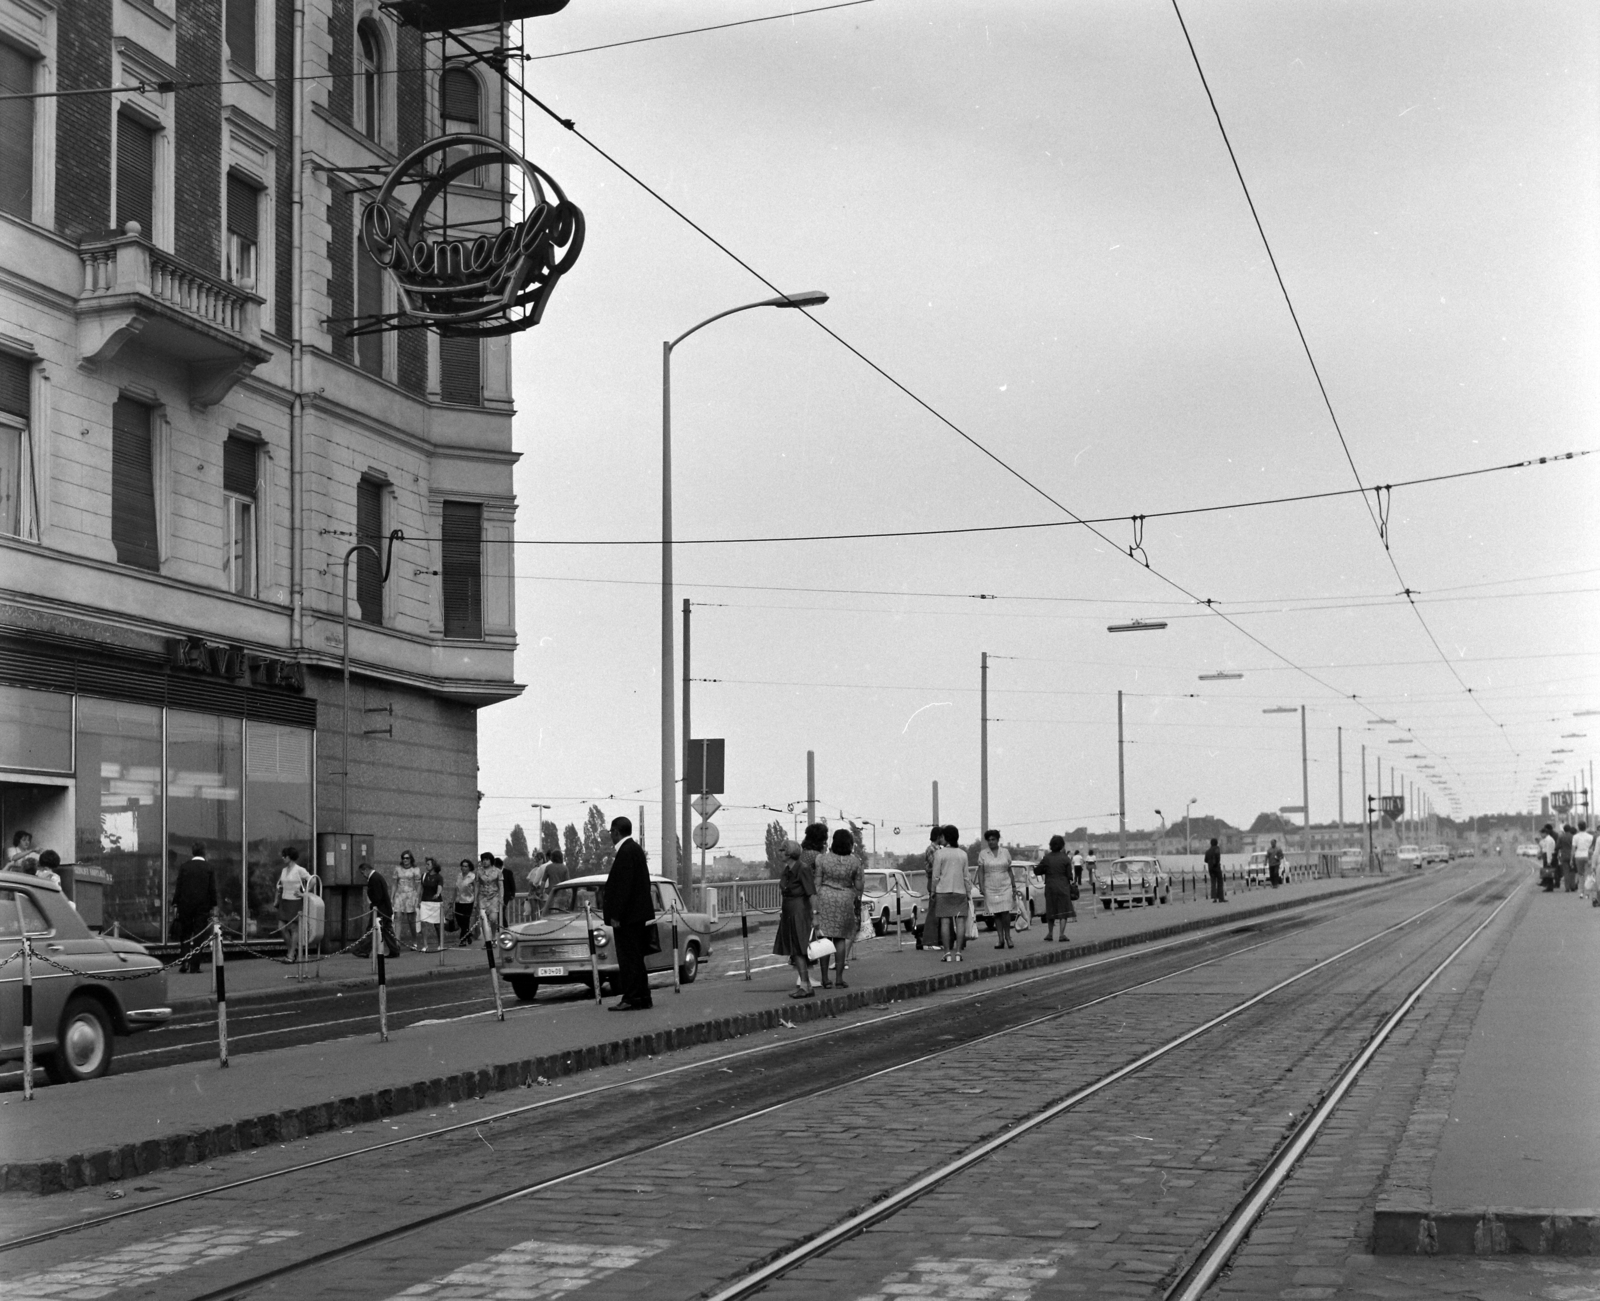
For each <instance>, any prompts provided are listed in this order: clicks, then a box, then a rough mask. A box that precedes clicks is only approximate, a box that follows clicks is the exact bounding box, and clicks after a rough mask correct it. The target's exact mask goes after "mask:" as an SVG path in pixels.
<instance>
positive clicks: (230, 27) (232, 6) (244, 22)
mask: <svg viewBox="0 0 1600 1301" xmlns="http://www.w3.org/2000/svg"><path fill="white" fill-rule="evenodd" d="M227 5H228V8H227V17H226V23H225V27H224V32H225V35H226V39H227V42H228V57H229V58H231V59H232V60H233V61H234V63H236V64H238V66H239V67H241V68H243V69H245V70H246V71H247V72H254V71H255V70H256V0H227Z"/></svg>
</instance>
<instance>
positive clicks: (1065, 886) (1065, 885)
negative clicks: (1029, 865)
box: [1033, 836, 1082, 941]
mask: <svg viewBox="0 0 1600 1301" xmlns="http://www.w3.org/2000/svg"><path fill="white" fill-rule="evenodd" d="M1066 849H1067V841H1066V838H1065V837H1064V836H1051V837H1050V852H1049V853H1048V854H1046V855H1045V856H1044V857H1043V858H1041V859H1040V860H1039V862H1038V864H1037V865H1036V866H1035V867H1034V869H1033V870H1034V874H1035V875H1036V876H1042V877H1044V937H1045V939H1046V940H1052V941H1053V940H1055V939H1056V927H1058V926H1059V927H1060V928H1061V936H1060V938H1061V939H1062V940H1065V939H1066V938H1067V923H1068V922H1069V921H1072V920H1074V919H1075V918H1076V917H1077V915H1078V913H1077V909H1075V908H1074V907H1073V906H1072V901H1073V899H1075V898H1076V897H1077V894H1078V881H1077V873H1078V872H1079V871H1081V870H1082V855H1079V856H1078V857H1079V861H1078V862H1076V863H1075V862H1073V860H1072V855H1070V854H1068V853H1067V852H1066Z"/></svg>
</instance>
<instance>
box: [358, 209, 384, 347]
mask: <svg viewBox="0 0 1600 1301" xmlns="http://www.w3.org/2000/svg"><path fill="white" fill-rule="evenodd" d="M352 238H354V236H352ZM355 250H356V252H355V258H356V324H357V326H358V327H365V326H367V325H368V324H370V323H371V322H373V321H375V320H377V319H378V318H379V317H381V316H382V315H383V268H382V267H380V266H379V265H378V264H377V263H376V262H374V261H373V260H372V256H371V255H370V254H369V253H368V252H367V250H366V248H365V247H363V246H362V244H361V241H360V240H359V239H356V245H355ZM383 340H384V336H383V334H382V332H381V331H375V332H373V333H370V334H358V335H356V339H355V342H356V364H357V365H358V366H360V367H361V369H362V370H364V371H366V372H367V374H369V375H377V376H378V377H379V378H382V376H383Z"/></svg>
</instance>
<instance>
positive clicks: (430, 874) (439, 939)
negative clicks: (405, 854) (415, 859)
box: [417, 858, 444, 953]
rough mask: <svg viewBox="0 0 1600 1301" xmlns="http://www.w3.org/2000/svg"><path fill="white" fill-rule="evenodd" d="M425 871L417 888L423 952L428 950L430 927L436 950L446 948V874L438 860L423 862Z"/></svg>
mask: <svg viewBox="0 0 1600 1301" xmlns="http://www.w3.org/2000/svg"><path fill="white" fill-rule="evenodd" d="M422 861H423V863H424V864H425V869H424V871H423V873H422V881H421V883H420V884H419V885H418V887H417V930H418V932H419V933H420V934H421V936H422V951H423V952H424V953H428V952H431V950H430V949H429V948H428V927H430V926H431V927H433V945H434V948H435V949H442V948H444V872H443V871H442V870H441V869H440V867H439V860H438V859H437V858H425V859H423V860H422Z"/></svg>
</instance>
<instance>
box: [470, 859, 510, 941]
mask: <svg viewBox="0 0 1600 1301" xmlns="http://www.w3.org/2000/svg"><path fill="white" fill-rule="evenodd" d="M501 867H502V864H501V863H500V861H499V860H498V859H496V858H495V856H494V855H493V854H491V853H490V852H489V851H488V850H487V849H486V850H484V851H483V853H481V854H479V855H478V873H477V875H478V897H477V909H476V911H475V912H474V914H473V915H474V917H475V919H476V922H477V928H478V934H479V935H480V936H481V937H482V938H483V941H484V943H486V944H487V943H488V942H489V941H490V940H492V939H494V937H495V936H496V935H498V934H499V933H500V898H501V889H502V882H503V880H504V878H503V877H502V875H501Z"/></svg>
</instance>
